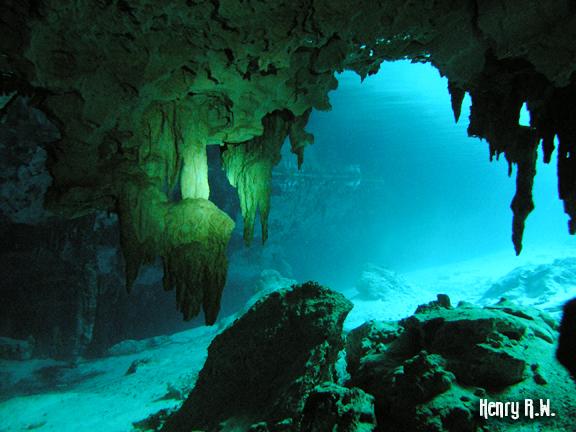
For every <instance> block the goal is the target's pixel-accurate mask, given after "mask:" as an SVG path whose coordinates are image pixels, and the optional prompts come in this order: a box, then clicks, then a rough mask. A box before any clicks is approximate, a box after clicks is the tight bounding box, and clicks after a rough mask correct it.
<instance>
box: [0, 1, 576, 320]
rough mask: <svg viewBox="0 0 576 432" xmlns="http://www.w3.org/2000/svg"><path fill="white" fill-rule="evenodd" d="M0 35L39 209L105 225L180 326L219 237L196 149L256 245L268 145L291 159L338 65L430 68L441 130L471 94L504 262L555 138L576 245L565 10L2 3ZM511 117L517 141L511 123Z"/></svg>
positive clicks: (574, 24)
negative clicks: (38, 146) (489, 164)
mask: <svg viewBox="0 0 576 432" xmlns="http://www.w3.org/2000/svg"><path fill="white" fill-rule="evenodd" d="M0 25H1V26H2V29H3V30H4V31H3V37H2V41H1V42H0V94H2V95H4V96H5V97H4V98H3V102H2V105H6V104H11V103H12V102H11V101H12V100H13V99H14V97H15V96H20V95H26V96H31V98H32V100H33V103H34V105H35V106H36V107H38V108H39V109H41V110H42V111H43V112H44V113H46V115H47V116H48V117H49V118H50V120H51V121H52V122H53V123H54V124H55V125H56V126H57V127H58V129H59V131H60V134H61V138H60V139H59V140H58V142H57V143H55V144H54V145H53V146H51V147H50V148H49V149H48V153H49V154H48V156H49V157H48V161H49V170H50V173H51V175H52V178H53V182H52V184H51V187H50V189H49V193H48V200H47V204H48V206H49V208H50V209H52V210H53V211H54V212H59V213H62V214H65V215H67V216H79V215H84V214H85V213H87V212H90V211H94V210H96V209H98V210H108V211H113V212H117V213H118V214H119V216H120V224H121V229H122V239H123V249H124V253H125V256H126V263H127V273H128V278H127V284H128V285H130V283H131V282H132V281H133V280H134V279H135V275H137V273H138V271H139V269H140V267H141V265H142V264H144V263H147V262H151V261H153V260H154V258H155V257H157V256H160V257H162V259H163V260H164V263H165V287H166V288H167V289H169V288H175V289H176V291H177V292H178V295H177V301H178V308H179V309H180V310H181V312H182V313H183V315H184V317H185V318H191V317H192V316H193V315H195V314H197V313H198V312H199V311H200V310H201V309H204V312H205V315H206V318H207V321H208V322H213V321H214V320H215V315H216V314H217V312H218V308H219V304H218V303H219V299H220V294H221V290H222V287H223V286H224V282H225V267H226V261H225V259H224V253H223V250H224V249H225V247H226V244H227V242H228V240H229V238H230V231H231V229H232V220H231V219H230V218H229V217H228V216H227V215H226V214H225V213H224V212H222V211H221V210H220V209H219V208H218V207H216V206H214V205H212V204H211V203H210V201H209V199H210V184H209V183H208V175H207V172H208V168H207V157H206V147H207V146H209V145H219V146H220V147H221V150H222V166H223V168H224V169H225V170H226V174H227V177H228V179H229V180H230V182H231V183H232V184H233V185H234V186H235V187H236V188H237V191H238V195H239V200H240V203H241V207H242V214H243V217H244V224H245V225H244V234H245V239H246V241H247V242H249V241H250V240H251V238H252V235H253V224H254V221H255V219H256V215H257V214H259V215H260V220H261V224H262V227H261V228H262V238H263V239H265V238H266V236H267V232H268V224H267V216H268V212H269V206H270V189H271V187H270V175H271V169H272V167H273V166H274V165H275V164H276V163H278V161H279V157H280V147H281V145H282V143H283V142H284V140H285V138H288V139H289V141H290V145H291V150H292V152H293V153H294V154H295V155H296V158H297V162H298V164H301V163H302V161H303V152H304V148H305V147H306V146H307V145H308V144H310V143H311V142H312V141H313V137H312V136H311V135H310V134H309V133H307V132H306V131H305V126H306V123H307V121H308V117H309V115H310V111H311V110H312V109H319V110H326V109H329V108H330V104H329V101H328V92H329V91H330V90H332V89H334V88H335V87H336V85H337V82H336V80H335V78H334V72H337V71H342V70H345V69H348V70H354V71H356V72H358V73H359V74H360V75H361V76H362V77H366V76H367V75H369V74H373V73H375V72H377V70H378V68H379V65H380V64H381V63H382V62H383V61H388V60H396V59H405V58H407V59H411V60H413V61H418V62H430V63H432V64H433V65H434V66H435V67H437V68H438V69H439V71H440V72H441V73H442V74H443V75H445V76H447V78H448V80H449V88H448V90H449V91H450V94H451V96H452V107H453V110H454V115H455V118H458V117H459V114H460V107H461V103H462V100H463V97H464V94H465V93H469V94H470V96H471V99H472V111H471V116H470V126H469V129H468V132H469V134H470V135H472V136H477V137H481V138H485V139H486V140H487V141H488V143H489V147H490V156H491V157H498V156H499V155H501V154H503V155H504V156H505V157H506V159H507V161H508V162H509V164H510V167H511V170H512V167H513V166H516V168H517V172H516V177H517V180H516V185H517V193H516V195H515V197H514V199H513V201H512V205H511V207H512V210H513V212H514V220H513V224H512V231H513V242H514V246H515V248H516V252H517V253H520V250H521V247H522V235H523V229H524V223H525V220H526V218H527V217H528V215H529V213H530V212H531V211H532V209H533V207H534V203H533V200H532V184H533V181H534V176H535V174H536V170H535V164H536V157H537V150H538V148H539V146H540V144H541V145H542V150H543V153H544V159H545V160H546V161H550V159H551V155H552V152H553V150H554V147H555V144H554V143H555V138H557V141H558V153H557V154H558V157H557V159H558V182H559V196H560V198H561V199H562V200H563V202H564V208H565V211H566V213H567V214H568V215H569V217H570V222H569V231H570V232H571V233H574V232H576V223H575V222H574V218H576V178H575V176H574V172H576V169H575V167H576V158H574V153H575V151H576V147H575V146H576V129H575V128H574V124H576V117H575V116H576V109H575V108H574V104H573V101H574V99H575V96H576V81H575V78H574V71H576V64H575V63H574V61H573V59H574V57H575V55H576V42H575V41H576V37H575V30H574V29H576V14H575V10H574V6H573V3H572V2H557V1H553V0H547V1H536V0H523V1H519V2H516V3H514V5H508V4H507V3H506V7H505V4H504V2H498V1H497V2H475V1H472V0H468V1H462V2H458V3H457V4H455V3H454V2H453V1H449V0H438V1H433V2H416V3H413V2H405V1H403V0H395V1H388V2H384V3H379V4H375V3H374V2H373V1H360V2H353V3H352V2H347V1H331V0H330V1H329V0H314V1H307V0H306V1H304V0H300V1H294V2H281V1H270V2H260V1H257V0H250V1H241V0H226V1H189V2H176V1H168V2H163V3H162V4H159V3H158V2H153V1H151V0H110V1H97V2H80V1H71V2H67V3H65V4H63V3H62V2H60V1H57V0H46V1H43V2H32V1H20V0H7V1H4V2H2V4H1V5H0ZM523 103H526V104H527V107H528V109H529V111H530V114H531V126H530V127H526V126H520V125H519V124H518V118H519V111H520V107H521V106H522V104H523ZM383 120H385V119H383ZM208 220H210V221H213V222H211V223H207V221H208ZM190 268H193V269H194V271H193V272H190Z"/></svg>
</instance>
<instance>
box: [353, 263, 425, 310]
mask: <svg viewBox="0 0 576 432" xmlns="http://www.w3.org/2000/svg"><path fill="white" fill-rule="evenodd" d="M356 289H357V290H358V292H359V295H360V298H361V299H363V300H392V299H393V301H394V302H396V303H397V302H401V301H403V300H410V299H412V298H413V297H414V294H415V289H414V288H413V287H412V286H410V285H409V284H408V282H406V281H405V280H404V278H402V276H400V275H399V274H398V273H396V272H394V271H392V270H388V269H386V268H383V267H380V266H377V265H374V264H367V265H366V266H364V269H363V270H362V273H361V275H360V279H359V280H358V282H357V283H356Z"/></svg>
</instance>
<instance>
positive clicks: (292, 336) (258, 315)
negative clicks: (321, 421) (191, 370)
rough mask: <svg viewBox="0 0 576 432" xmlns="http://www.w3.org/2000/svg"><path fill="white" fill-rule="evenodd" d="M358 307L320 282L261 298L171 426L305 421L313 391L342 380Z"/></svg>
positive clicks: (218, 344) (211, 360)
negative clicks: (339, 366) (348, 327)
mask: <svg viewBox="0 0 576 432" xmlns="http://www.w3.org/2000/svg"><path fill="white" fill-rule="evenodd" d="M351 309H352V304H351V303H350V302H349V301H348V300H346V298H345V297H344V296H342V295H341V294H338V293H336V292H333V291H330V290H328V289H327V288H324V287H322V286H320V285H318V284H316V283H313V282H308V283H305V284H303V285H295V286H293V287H292V288H290V289H283V290H280V291H276V292H273V293H272V294H270V295H269V296H267V297H265V298H264V299H262V300H260V301H259V302H258V303H256V304H255V305H254V306H253V307H252V308H251V309H250V310H249V311H248V312H247V313H246V314H244V315H243V316H242V317H241V318H239V319H238V320H236V321H235V322H234V323H233V324H232V325H231V326H230V327H229V328H227V329H226V330H224V331H223V332H222V333H221V334H219V335H218V336H217V337H216V338H215V339H214V341H213V342H212V344H211V345H210V347H209V348H208V359H207V360H206V364H205V365H204V368H203V369H202V371H201V372H200V375H199V377H198V381H197V383H196V386H195V387H194V389H193V390H192V392H191V393H190V396H189V397H188V399H187V400H186V402H185V403H184V405H183V406H182V408H181V409H180V410H179V411H178V412H177V413H176V414H175V415H174V416H172V417H171V418H170V419H169V420H168V421H167V423H166V426H165V427H164V429H163V430H166V431H181V430H191V429H192V430H193V429H200V430H206V431H215V430H222V431H233V430H248V429H250V427H251V425H253V424H258V423H260V424H261V423H262V422H265V423H269V424H270V425H274V424H276V423H279V422H283V421H288V422H289V423H290V424H292V423H293V422H297V421H298V418H299V415H300V413H301V412H302V410H303V408H304V404H305V401H306V397H307V396H308V394H309V392H311V391H312V390H313V389H314V388H315V387H316V386H317V385H319V384H322V383H324V382H333V381H334V380H335V369H334V364H335V362H336V359H337V357H338V352H339V351H340V350H341V348H342V347H343V344H344V342H343V339H342V325H343V322H344V319H345V318H346V315H347V314H348V312H350V310H351ZM368 399H369V398H368ZM256 430H257V429H256ZM263 430H267V429H263Z"/></svg>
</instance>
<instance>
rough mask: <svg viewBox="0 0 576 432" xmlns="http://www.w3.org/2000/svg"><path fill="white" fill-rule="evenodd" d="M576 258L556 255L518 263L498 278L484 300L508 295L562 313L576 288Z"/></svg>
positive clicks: (515, 300) (527, 303) (510, 297)
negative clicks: (533, 262)
mask: <svg viewBox="0 0 576 432" xmlns="http://www.w3.org/2000/svg"><path fill="white" fill-rule="evenodd" d="M575 286H576V258H573V257H571V258H563V259H556V260H554V261H553V262H551V263H547V264H539V265H525V266H522V267H518V268H516V269H514V270H512V271H511V272H509V273H508V274H506V275H505V276H503V277H502V278H501V279H499V280H497V281H496V282H495V283H494V284H492V286H491V287H490V288H489V289H488V291H486V293H485V294H484V296H483V300H486V301H492V302H493V301H495V300H497V299H499V298H501V297H506V298H507V299H510V300H512V301H514V302H516V303H520V304H524V305H531V306H536V307H538V308H541V309H546V310H547V311H549V312H553V313H559V312H560V311H561V310H562V305H563V304H564V302H565V301H566V300H567V299H569V298H571V297H572V296H574V294H576V291H575V290H574V287H575Z"/></svg>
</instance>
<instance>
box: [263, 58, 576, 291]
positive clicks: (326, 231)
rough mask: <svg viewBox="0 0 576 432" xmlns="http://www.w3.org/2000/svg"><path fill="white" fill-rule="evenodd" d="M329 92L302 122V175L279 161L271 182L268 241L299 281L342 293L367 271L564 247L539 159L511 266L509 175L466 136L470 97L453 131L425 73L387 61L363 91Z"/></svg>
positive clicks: (445, 103)
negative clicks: (365, 266) (282, 250)
mask: <svg viewBox="0 0 576 432" xmlns="http://www.w3.org/2000/svg"><path fill="white" fill-rule="evenodd" d="M338 81H339V87H338V89H337V90H335V91H333V92H331V93H330V100H331V103H332V110H331V111H327V112H320V111H313V113H312V115H311V118H310V122H309V126H308V129H309V131H310V132H312V133H313V134H314V136H315V139H316V142H315V144H314V145H313V146H310V147H308V148H307V156H306V162H305V163H304V165H303V167H302V172H301V173H299V172H298V171H297V170H296V167H295V164H294V163H293V162H292V156H291V155H289V154H288V152H285V153H286V154H285V155H284V156H283V160H282V162H281V163H280V165H279V166H278V167H277V168H276V169H275V171H274V176H273V184H274V185H275V186H276V187H277V189H278V190H277V191H276V192H277V193H276V194H275V195H274V196H273V202H272V211H271V227H272V228H271V237H270V240H269V241H271V243H272V244H273V247H276V246H274V242H275V241H279V242H280V243H283V244H287V245H288V249H289V250H290V251H291V253H289V255H290V256H292V258H293V259H294V260H295V261H296V262H298V264H296V265H295V267H296V274H297V275H298V276H300V277H301V278H302V279H310V278H312V279H318V280H327V281H328V283H331V284H333V285H350V284H353V283H354V282H355V281H354V278H355V277H356V275H357V274H358V271H359V268H360V266H361V264H362V263H365V262H377V263H379V264H383V265H386V266H390V267H392V268H396V269H399V270H414V269H415V268H419V267H425V266H431V265H442V264H447V263H450V262H455V261H462V260H466V259H472V258H477V257H479V256H482V255H486V254H495V253H499V252H502V254H503V256H504V257H505V258H506V259H507V260H509V261H510V265H513V264H514V263H516V264H517V265H520V264H522V263H524V262H527V261H528V260H530V259H531V257H533V256H535V255H538V254H542V253H543V250H546V251H549V250H550V249H552V248H553V247H556V246H558V245H559V244H560V243H562V242H565V241H569V240H570V238H568V236H566V232H565V228H564V227H565V219H564V218H565V216H564V215H563V211H562V205H561V202H560V201H559V200H558V198H557V186H556V172H555V168H556V167H555V166H554V165H553V164H548V165H546V164H543V162H542V154H539V155H538V158H539V162H538V167H537V170H538V176H537V177H536V180H535V186H534V200H535V202H536V210H535V211H534V212H533V213H532V214H531V215H530V217H529V218H528V221H527V229H526V234H525V236H526V237H525V244H526V248H525V250H524V252H523V254H522V255H521V256H520V258H517V259H515V257H514V251H513V247H512V243H511V241H510V232H511V230H510V227H511V223H512V212H511V210H510V207H509V203H510V201H511V200H512V197H513V196H514V193H515V181H514V178H515V175H514V174H515V171H514V173H513V175H512V176H511V177H509V176H508V173H507V165H506V161H505V160H504V158H501V160H499V161H493V162H492V163H490V162H489V152H488V149H487V147H486V143H485V142H481V140H479V139H477V138H470V137H468V135H467V127H468V116H469V110H470V99H469V97H466V98H465V99H464V103H463V108H462V114H461V117H460V119H459V122H458V123H455V121H454V116H453V113H452V111H451V109H450V95H449V93H448V90H447V80H446V79H445V78H442V77H440V75H439V73H438V71H437V70H436V69H435V68H434V67H432V66H430V65H429V64H422V63H410V62H409V61H397V62H385V63H383V64H382V66H381V70H380V71H379V72H378V73H377V74H375V75H373V76H370V77H367V78H366V79H365V80H364V81H363V82H361V80H360V78H359V77H358V75H356V74H355V73H353V72H344V73H343V74H339V75H338ZM526 114H527V113H524V114H523V116H522V118H521V122H524V123H526V121H527V118H526ZM290 173H291V174H290ZM298 185H300V186H301V187H300V189H297V188H298ZM322 185H323V186H324V187H322ZM323 200H324V201H325V202H326V204H325V205H321V204H322V201H323ZM299 206H300V207H299ZM307 206H308V207H307ZM324 207H327V208H324ZM303 245H304V247H302V246H303ZM344 269H346V272H344ZM510 269H511V268H510ZM299 270H300V271H299Z"/></svg>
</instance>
